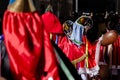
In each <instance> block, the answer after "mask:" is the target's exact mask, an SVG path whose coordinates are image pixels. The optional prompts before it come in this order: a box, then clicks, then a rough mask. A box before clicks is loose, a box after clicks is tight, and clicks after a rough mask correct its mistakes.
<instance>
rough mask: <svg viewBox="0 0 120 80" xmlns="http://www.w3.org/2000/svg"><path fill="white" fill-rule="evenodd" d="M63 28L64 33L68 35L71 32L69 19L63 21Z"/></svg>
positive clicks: (71, 24) (71, 25) (71, 26)
mask: <svg viewBox="0 0 120 80" xmlns="http://www.w3.org/2000/svg"><path fill="white" fill-rule="evenodd" d="M63 30H64V33H65V34H66V35H67V36H68V37H70V35H71V33H72V30H73V22H72V21H70V20H67V21H65V22H64V23H63Z"/></svg>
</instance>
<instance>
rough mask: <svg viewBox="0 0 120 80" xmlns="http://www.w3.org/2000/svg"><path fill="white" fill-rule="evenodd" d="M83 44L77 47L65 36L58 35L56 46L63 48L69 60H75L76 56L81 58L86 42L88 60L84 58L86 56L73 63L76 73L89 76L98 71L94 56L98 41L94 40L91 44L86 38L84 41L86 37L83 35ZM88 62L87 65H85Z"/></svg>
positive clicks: (84, 52)
mask: <svg viewBox="0 0 120 80" xmlns="http://www.w3.org/2000/svg"><path fill="white" fill-rule="evenodd" d="M83 42H84V43H83V44H82V45H81V46H80V47H77V46H76V45H74V44H73V43H72V42H71V41H70V40H69V39H68V38H67V37H66V36H60V37H59V41H58V46H59V47H60V48H61V49H62V50H63V52H64V53H65V54H66V56H67V57H68V58H69V59H70V61H71V62H72V61H74V60H77V59H78V58H81V57H82V56H83V55H84V54H86V44H88V58H87V59H88V60H86V57H85V58H84V59H83V60H80V61H79V62H77V63H76V64H75V66H76V68H77V70H78V73H79V74H84V73H87V74H89V75H90V76H93V75H96V74H98V72H99V66H98V63H97V62H96V60H95V56H96V54H97V51H96V48H97V44H98V41H96V42H94V43H93V44H92V43H90V42H89V41H88V40H87V42H88V43H86V37H85V36H83ZM101 49H102V48H101V46H99V50H100V51H102V50H101ZM100 51H98V52H99V53H98V57H99V54H100ZM87 64H88V66H86V65H87Z"/></svg>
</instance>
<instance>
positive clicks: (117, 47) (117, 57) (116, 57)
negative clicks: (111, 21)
mask: <svg viewBox="0 0 120 80" xmlns="http://www.w3.org/2000/svg"><path fill="white" fill-rule="evenodd" d="M112 64H113V65H116V66H117V65H120V36H118V39H117V40H116V41H115V42H114V44H113V54H112Z"/></svg>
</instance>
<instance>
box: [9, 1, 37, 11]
mask: <svg viewBox="0 0 120 80" xmlns="http://www.w3.org/2000/svg"><path fill="white" fill-rule="evenodd" d="M7 10H9V11H12V12H34V11H35V10H36V9H35V6H34V4H33V1H32V0H16V1H15V2H14V3H12V4H9V5H8V8H7Z"/></svg>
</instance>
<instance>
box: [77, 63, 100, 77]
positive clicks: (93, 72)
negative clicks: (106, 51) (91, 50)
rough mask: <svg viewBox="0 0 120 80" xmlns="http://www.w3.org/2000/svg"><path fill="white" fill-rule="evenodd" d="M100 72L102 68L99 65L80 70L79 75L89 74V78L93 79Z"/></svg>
mask: <svg viewBox="0 0 120 80" xmlns="http://www.w3.org/2000/svg"><path fill="white" fill-rule="evenodd" d="M99 70H100V68H99V66H98V65H96V66H95V67H93V68H79V69H78V74H79V75H81V74H88V75H89V76H91V77H93V76H94V75H97V74H98V73H99Z"/></svg>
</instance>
